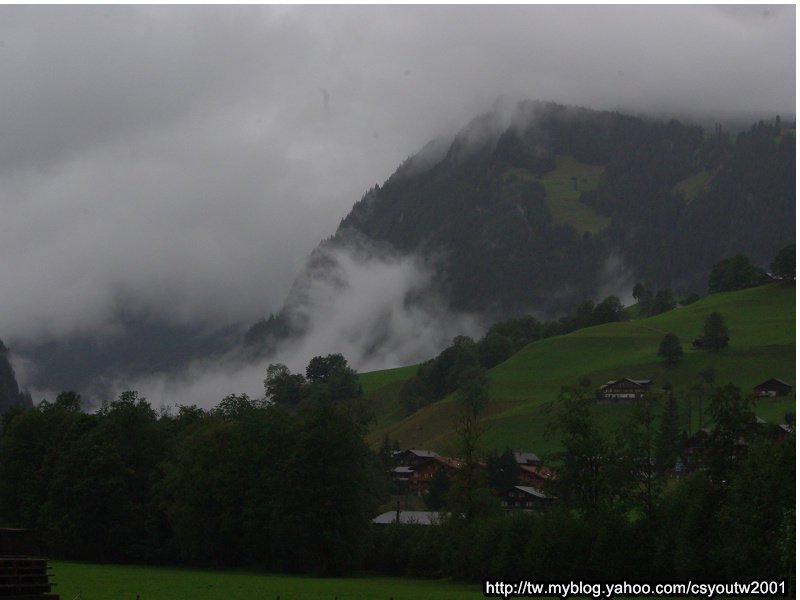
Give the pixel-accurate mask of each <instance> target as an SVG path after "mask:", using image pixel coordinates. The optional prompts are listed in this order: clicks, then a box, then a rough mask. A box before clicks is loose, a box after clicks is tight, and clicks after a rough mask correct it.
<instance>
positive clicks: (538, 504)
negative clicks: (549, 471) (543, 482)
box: [500, 485, 553, 511]
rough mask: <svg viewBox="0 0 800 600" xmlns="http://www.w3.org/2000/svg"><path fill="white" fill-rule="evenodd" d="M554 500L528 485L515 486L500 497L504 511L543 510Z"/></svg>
mask: <svg viewBox="0 0 800 600" xmlns="http://www.w3.org/2000/svg"><path fill="white" fill-rule="evenodd" d="M552 501H553V499H552V498H551V497H549V496H547V495H546V494H545V493H544V492H542V491H540V490H537V489H536V488H534V487H531V486H527V485H515V486H514V487H512V488H510V489H509V490H507V491H506V492H505V493H504V494H502V495H501V496H500V506H501V507H502V509H503V510H507V511H511V510H526V511H533V510H543V509H545V508H547V507H548V506H549V505H550V504H551V503H552Z"/></svg>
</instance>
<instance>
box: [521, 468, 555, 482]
mask: <svg viewBox="0 0 800 600" xmlns="http://www.w3.org/2000/svg"><path fill="white" fill-rule="evenodd" d="M519 468H520V470H521V471H525V472H526V473H531V474H532V475H536V476H537V477H541V478H542V479H552V478H553V473H552V472H551V471H550V469H547V468H545V467H535V466H533V465H520V466H519Z"/></svg>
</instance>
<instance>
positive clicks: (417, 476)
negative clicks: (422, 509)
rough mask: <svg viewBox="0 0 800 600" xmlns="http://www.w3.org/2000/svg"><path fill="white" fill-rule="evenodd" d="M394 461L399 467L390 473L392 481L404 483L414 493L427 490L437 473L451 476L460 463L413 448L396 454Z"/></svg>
mask: <svg viewBox="0 0 800 600" xmlns="http://www.w3.org/2000/svg"><path fill="white" fill-rule="evenodd" d="M396 460H397V462H398V463H399V465H398V466H397V467H395V468H394V470H393V471H392V476H393V479H394V480H395V481H397V482H406V483H407V484H408V489H409V490H411V491H414V492H422V491H425V490H428V489H429V488H430V487H431V484H432V483H433V479H434V477H435V476H436V474H437V472H439V471H442V470H443V471H445V472H446V473H447V474H448V475H451V474H452V473H453V472H455V470H456V469H458V468H460V467H461V463H460V462H459V461H457V460H455V459H453V458H449V457H447V456H440V455H439V454H437V453H436V452H433V451H431V450H417V449H413V448H412V449H410V450H406V451H404V452H400V453H399V454H397V456H396Z"/></svg>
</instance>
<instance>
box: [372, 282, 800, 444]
mask: <svg viewBox="0 0 800 600" xmlns="http://www.w3.org/2000/svg"><path fill="white" fill-rule="evenodd" d="M714 311H719V312H720V313H721V314H722V315H723V317H724V318H725V321H726V323H727V325H728V330H729V334H730V338H731V340H730V345H729V347H728V348H726V349H725V350H722V351H720V352H710V351H700V350H694V349H692V345H691V342H692V339H694V338H695V337H696V336H697V335H698V334H700V333H701V332H702V329H703V322H704V320H705V318H706V317H707V316H708V315H709V314H710V313H712V312H714ZM669 332H672V333H674V334H676V335H677V336H678V337H679V338H680V341H681V344H682V346H683V350H684V356H683V359H682V361H681V362H680V364H678V365H676V366H667V365H665V364H663V363H662V361H661V360H660V359H659V357H658V356H657V351H658V346H659V343H660V341H661V339H662V337H663V336H664V335H665V334H666V333H669ZM708 368H713V369H714V372H715V384H716V385H722V384H725V383H729V382H730V383H733V384H735V385H737V386H739V387H740V388H742V390H743V391H744V392H745V393H749V392H750V390H751V389H752V388H753V386H755V385H757V384H758V383H760V382H762V381H764V380H765V379H768V378H770V377H777V378H779V379H783V380H785V381H787V382H789V383H790V384H792V385H794V384H795V379H794V378H795V289H794V287H786V286H783V285H781V284H771V285H766V286H761V287H757V288H751V289H748V290H741V291H738V292H727V293H720V294H714V295H712V296H708V297H706V298H703V299H701V300H700V301H698V302H696V303H694V304H692V305H690V306H686V307H680V308H676V309H674V310H672V311H669V312H667V313H663V314H661V315H657V316H655V317H650V318H647V319H639V320H631V321H625V322H618V323H607V324H605V325H599V326H596V327H589V328H586V329H581V330H579V331H575V332H572V333H570V334H568V335H562V336H557V337H553V338H548V339H544V340H540V341H538V342H535V343H533V344H530V345H528V346H527V347H525V348H524V349H522V350H521V351H520V352H518V353H517V354H515V355H514V356H512V357H511V358H509V359H508V360H507V361H505V362H504V363H502V364H500V365H498V366H496V367H495V368H494V369H492V370H491V371H490V379H491V387H490V395H491V401H490V408H489V409H488V411H487V416H486V418H485V419H484V426H485V429H486V431H485V434H484V436H483V443H484V445H485V447H486V448H487V449H493V450H498V451H499V450H502V449H503V448H505V447H506V446H509V447H512V448H526V449H529V450H532V451H534V452H537V453H544V454H546V453H548V452H553V451H556V450H558V448H559V446H560V442H559V439H558V436H557V435H555V434H554V433H553V428H552V421H553V419H552V411H553V408H554V406H555V402H556V399H557V397H558V394H559V392H560V390H561V389H562V387H564V386H567V387H573V388H574V387H578V385H579V380H580V379H581V378H583V377H586V378H588V379H589V381H590V382H591V385H590V387H589V391H590V392H592V391H593V390H595V389H597V388H598V387H599V386H600V385H602V384H603V383H605V382H606V381H609V380H612V379H620V378H623V377H630V378H635V379H652V380H653V381H654V389H656V390H660V389H662V388H663V386H664V385H665V384H670V385H671V386H672V388H673V389H674V391H675V393H676V395H677V397H678V401H679V405H680V406H681V407H682V410H683V412H684V417H685V419H686V422H689V419H691V427H692V428H696V427H698V426H699V423H700V421H699V411H700V406H701V405H699V403H698V400H697V397H696V396H697V395H696V394H693V392H692V391H691V390H692V388H693V387H695V386H696V385H697V384H699V383H701V379H700V377H699V373H700V372H702V371H705V370H706V369H708ZM406 369H408V368H407V367H406ZM408 372H409V371H407V370H406V371H403V373H408ZM398 375H399V374H398ZM389 376H390V375H389V374H388V373H386V372H384V374H383V375H382V377H385V378H389ZM400 386H401V383H400V382H399V380H398V379H394V380H393V383H392V385H391V386H387V387H386V388H384V389H378V390H373V391H372V393H371V394H368V397H370V398H372V399H373V401H374V406H375V412H376V414H377V415H378V418H377V424H376V427H375V430H374V432H373V433H372V441H373V442H374V443H376V442H378V441H379V440H380V439H382V437H383V435H384V434H385V433H388V435H389V437H390V438H391V439H398V440H399V442H400V445H401V446H402V447H419V448H429V449H433V450H437V451H440V452H454V451H455V450H456V440H455V436H454V432H453V424H454V421H455V405H454V403H453V401H452V399H449V398H448V399H445V400H442V401H440V402H436V403H434V404H432V405H430V406H427V407H425V408H424V409H422V410H420V411H418V412H417V413H415V414H413V415H411V416H405V415H404V414H403V411H402V408H401V407H400V406H399V400H398V394H399V389H400ZM794 407H795V402H794V394H791V395H790V396H788V397H786V398H772V399H761V400H758V401H757V404H756V414H757V415H758V416H759V417H762V418H764V419H766V420H767V421H770V422H775V423H781V422H783V420H784V415H785V414H786V413H787V412H794V410H795V409H794ZM630 409H631V407H630V406H629V405H624V404H623V405H612V404H598V405H597V406H596V408H595V415H596V418H597V420H598V422H599V423H600V424H601V425H603V426H605V427H607V428H608V429H609V430H610V429H613V428H614V427H618V425H619V424H620V423H621V422H622V420H623V419H624V417H625V415H627V414H628V413H629V412H630Z"/></svg>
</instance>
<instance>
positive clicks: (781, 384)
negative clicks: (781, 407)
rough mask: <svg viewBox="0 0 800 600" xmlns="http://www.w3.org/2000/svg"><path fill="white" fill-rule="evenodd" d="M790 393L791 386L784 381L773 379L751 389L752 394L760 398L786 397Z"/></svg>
mask: <svg viewBox="0 0 800 600" xmlns="http://www.w3.org/2000/svg"><path fill="white" fill-rule="evenodd" d="M791 391H792V386H791V385H789V384H788V383H786V382H785V381H781V380H780V379H775V378H774V377H773V378H771V379H767V380H766V381H764V382H762V383H759V384H758V385H757V386H755V387H754V388H753V392H754V393H755V395H756V396H759V397H761V398H764V397H766V398H774V397H776V396H788V395H789V392H791Z"/></svg>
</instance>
